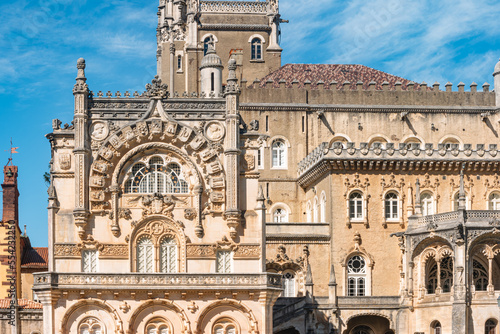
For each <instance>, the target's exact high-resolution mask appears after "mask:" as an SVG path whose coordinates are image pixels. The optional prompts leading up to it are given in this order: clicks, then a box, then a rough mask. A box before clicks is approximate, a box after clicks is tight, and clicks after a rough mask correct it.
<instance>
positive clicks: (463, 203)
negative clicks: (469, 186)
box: [458, 163, 466, 210]
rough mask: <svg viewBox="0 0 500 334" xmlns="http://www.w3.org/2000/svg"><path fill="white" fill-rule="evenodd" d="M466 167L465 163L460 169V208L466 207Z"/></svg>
mask: <svg viewBox="0 0 500 334" xmlns="http://www.w3.org/2000/svg"><path fill="white" fill-rule="evenodd" d="M464 169H465V163H464V164H462V168H461V169H460V190H459V192H458V210H465V209H466V197H465V187H464Z"/></svg>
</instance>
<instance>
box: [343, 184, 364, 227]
mask: <svg viewBox="0 0 500 334" xmlns="http://www.w3.org/2000/svg"><path fill="white" fill-rule="evenodd" d="M354 194H359V195H361V198H360V199H356V203H355V206H354V217H351V197H352V196H353V195H354ZM359 201H360V202H361V208H359V206H358V203H357V202H359ZM365 202H366V199H365V195H364V194H363V192H362V191H360V190H353V191H351V192H350V193H349V196H348V197H347V214H348V215H349V221H351V222H364V221H365V220H366V203H365Z"/></svg>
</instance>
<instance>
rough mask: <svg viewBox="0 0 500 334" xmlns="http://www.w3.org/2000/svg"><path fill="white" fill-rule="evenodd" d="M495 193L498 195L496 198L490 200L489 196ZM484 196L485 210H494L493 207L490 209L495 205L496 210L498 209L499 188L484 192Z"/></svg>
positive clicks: (499, 207)
mask: <svg viewBox="0 0 500 334" xmlns="http://www.w3.org/2000/svg"><path fill="white" fill-rule="evenodd" d="M495 194H496V195H498V198H497V199H495V200H492V198H491V196H493V195H495ZM486 198H487V201H486V210H495V209H492V207H496V208H497V209H496V210H500V190H497V189H494V190H491V191H490V192H488V193H487V194H486ZM492 203H496V205H494V206H492Z"/></svg>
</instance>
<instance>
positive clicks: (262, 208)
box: [255, 186, 267, 273]
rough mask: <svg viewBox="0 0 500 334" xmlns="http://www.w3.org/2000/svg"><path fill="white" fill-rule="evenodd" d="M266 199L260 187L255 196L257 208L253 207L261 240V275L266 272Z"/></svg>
mask: <svg viewBox="0 0 500 334" xmlns="http://www.w3.org/2000/svg"><path fill="white" fill-rule="evenodd" d="M265 201H266V198H265V197H264V191H263V190H262V186H260V187H259V193H258V195H257V206H256V207H255V213H256V214H257V221H259V222H260V226H261V240H260V245H261V246H260V248H261V253H260V266H261V270H262V272H263V273H265V272H266V271H267V268H266V203H265Z"/></svg>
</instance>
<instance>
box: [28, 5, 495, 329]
mask: <svg viewBox="0 0 500 334" xmlns="http://www.w3.org/2000/svg"><path fill="white" fill-rule="evenodd" d="M282 22H283V21H282V20H281V17H280V14H279V10H278V0H268V1H257V2H242V1H198V0H160V6H159V11H158V29H157V38H158V51H157V59H158V75H157V76H156V77H155V78H154V79H153V81H152V83H151V84H148V85H147V86H146V91H145V92H143V93H138V92H135V93H131V92H116V93H114V94H113V93H111V92H110V91H108V92H107V93H103V92H101V91H99V92H96V91H94V92H92V91H90V89H89V86H88V85H87V82H86V81H87V78H86V76H85V68H86V64H85V60H83V59H79V60H78V63H77V69H78V75H77V78H76V84H75V86H74V88H73V94H74V96H75V110H74V118H73V121H72V123H71V124H64V125H62V122H61V121H59V120H54V121H53V124H52V125H53V132H52V133H51V134H49V135H47V138H48V139H49V140H50V143H51V147H52V152H51V154H52V162H51V186H50V189H49V209H48V210H49V222H48V223H49V261H48V262H49V263H48V265H49V271H48V272H46V273H41V274H36V275H35V291H36V294H37V296H38V298H39V299H40V300H41V301H42V303H43V316H44V331H43V333H47V334H49V333H62V334H66V333H78V334H84V333H85V334H86V333H96V334H97V333H101V334H102V333H106V334H110V333H129V334H132V333H140V334H153V333H161V334H166V333H168V334H172V333H175V334H177V333H183V334H190V333H193V334H202V333H203V334H205V333H206V334H244V333H253V334H257V333H279V334H288V333H301V334H302V333H320V334H321V333H343V334H363V333H369V334H390V333H434V334H440V333H454V334H455V333H457V334H460V333H482V332H485V333H488V334H490V333H499V325H498V321H499V312H500V309H499V304H498V302H497V300H498V298H499V296H500V257H499V255H498V254H499V253H500V247H499V246H498V245H499V241H500V211H499V210H500V178H499V175H498V171H499V163H500V161H499V157H500V148H499V147H498V146H497V145H498V132H499V131H500V123H499V122H500V117H499V114H498V109H499V108H500V63H499V64H497V65H496V67H495V69H494V80H495V88H496V89H495V90H494V91H491V90H490V86H489V85H488V84H487V83H485V84H484V85H482V87H481V88H480V89H478V87H477V86H478V85H477V84H475V83H472V84H471V85H470V89H467V91H466V90H465V85H464V84H463V83H460V84H458V90H457V91H453V90H452V84H451V83H447V84H446V85H445V86H444V90H442V89H441V85H440V84H439V83H435V84H433V85H427V84H426V83H415V82H413V81H410V80H407V79H404V78H401V77H397V76H394V75H390V74H387V73H384V72H381V71H378V70H375V69H372V68H368V67H366V66H362V65H313V64H287V65H284V66H281V52H282V50H281V48H280V46H279V32H280V29H279V25H280V23H282ZM492 69H493V64H492ZM255 78H257V79H255Z"/></svg>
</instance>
